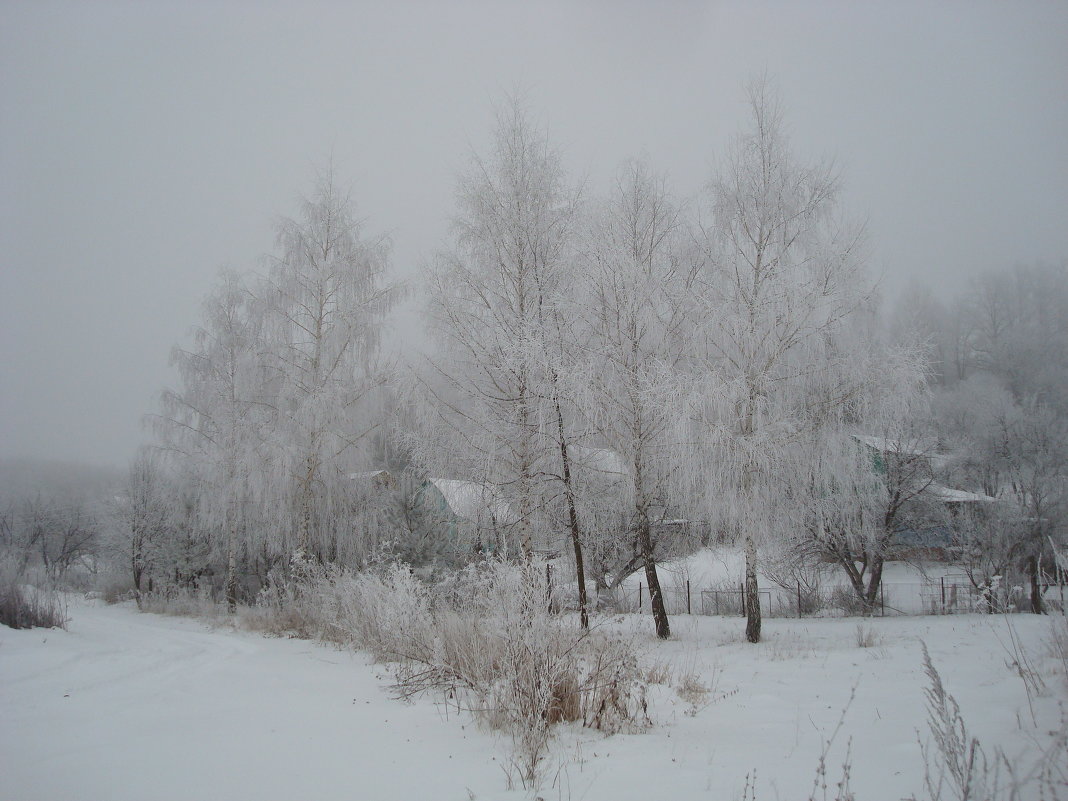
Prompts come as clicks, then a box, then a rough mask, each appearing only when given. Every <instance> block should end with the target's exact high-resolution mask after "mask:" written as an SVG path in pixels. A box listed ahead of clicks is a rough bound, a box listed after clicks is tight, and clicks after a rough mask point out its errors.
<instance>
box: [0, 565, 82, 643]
mask: <svg viewBox="0 0 1068 801" xmlns="http://www.w3.org/2000/svg"><path fill="white" fill-rule="evenodd" d="M20 562H21V560H20V559H19V558H18V557H17V556H15V555H12V554H2V553H0V624H3V625H5V626H10V627H11V628H13V629H32V628H54V627H58V628H65V627H66V622H67V615H66V611H65V609H64V607H63V603H62V600H61V599H60V597H59V594H58V593H57V592H56V591H55V590H53V589H39V588H37V587H34V586H32V585H29V584H26V583H25V582H26V575H25V571H24V570H23V569H22V565H21V564H20Z"/></svg>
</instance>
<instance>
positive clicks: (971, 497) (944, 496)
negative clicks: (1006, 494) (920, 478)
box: [927, 483, 998, 503]
mask: <svg viewBox="0 0 1068 801" xmlns="http://www.w3.org/2000/svg"><path fill="white" fill-rule="evenodd" d="M927 491H928V492H930V493H931V494H932V495H934V496H935V497H936V498H938V500H940V501H942V503H997V500H998V499H997V498H992V497H990V496H989V495H983V494H982V493H978V492H966V491H964V490H959V489H953V488H952V487H944V486H942V485H941V484H934V483H932V484H930V485H928V487H927Z"/></svg>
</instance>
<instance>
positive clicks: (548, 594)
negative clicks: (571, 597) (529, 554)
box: [545, 562, 553, 615]
mask: <svg viewBox="0 0 1068 801" xmlns="http://www.w3.org/2000/svg"><path fill="white" fill-rule="evenodd" d="M545 600H546V603H547V604H548V605H549V614H550V615H551V614H552V613H553V566H552V565H551V564H550V563H549V562H546V563H545Z"/></svg>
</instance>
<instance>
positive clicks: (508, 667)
mask: <svg viewBox="0 0 1068 801" xmlns="http://www.w3.org/2000/svg"><path fill="white" fill-rule="evenodd" d="M304 593H305V595H304V597H305V598H306V599H307V600H308V602H309V603H310V607H311V608H312V609H315V610H317V614H318V615H319V617H318V622H317V625H318V627H319V628H320V630H321V631H323V632H324V633H325V634H327V636H328V637H329V638H330V639H334V640H338V641H346V642H348V643H351V644H352V645H354V646H356V647H360V648H365V649H366V650H368V651H370V652H371V653H372V654H374V656H375V658H376V659H378V660H380V661H384V662H389V663H392V669H393V674H394V677H395V684H394V690H395V692H396V693H397V695H398V696H401V697H410V696H413V695H416V694H419V693H423V692H433V693H440V694H441V695H442V696H443V697H444V698H445V699H446V701H447V703H450V704H454V705H456V707H457V708H459V709H465V710H469V711H471V712H473V713H474V714H476V715H477V716H478V717H479V718H480V719H481V720H483V721H485V722H486V723H487V724H488V725H489V726H491V727H493V728H497V729H502V730H504V731H507V732H509V734H510V735H511V736H512V738H513V742H514V745H515V756H514V765H515V767H516V768H517V769H518V772H519V774H520V777H521V780H522V781H523V782H524V784H529V783H531V782H533V781H535V779H536V775H537V771H538V767H539V764H540V763H541V761H542V760H543V758H544V756H545V754H546V750H547V748H548V745H549V740H550V733H551V732H550V729H551V726H552V725H553V724H555V723H558V722H571V721H579V720H581V721H582V723H583V724H584V725H586V726H589V727H592V728H596V729H599V730H602V731H605V732H609V733H611V732H617V731H624V730H636V729H639V728H642V727H644V726H646V725H648V718H647V716H646V705H645V685H644V682H643V681H642V680H641V677H640V676H641V674H640V672H639V668H638V663H637V660H636V658H635V655H634V652H633V648H632V644H631V643H630V642H629V641H627V640H623V639H620V638H613V637H610V636H607V635H605V634H603V633H601V632H598V631H593V632H590V631H584V630H583V629H581V628H580V627H579V626H578V625H577V621H576V620H574V619H572V618H570V617H566V616H559V615H556V614H554V613H553V612H552V611H550V605H551V604H550V599H549V595H548V587H547V585H546V582H545V571H544V567H543V566H540V565H537V564H530V565H526V566H517V565H513V564H507V563H502V562H492V563H482V564H478V565H471V566H469V567H468V568H466V569H464V570H462V571H459V572H457V573H454V574H452V575H450V576H449V577H448V578H447V579H445V580H443V581H441V582H438V583H437V584H433V585H428V584H425V583H423V582H422V581H420V580H419V579H418V578H417V577H416V576H415V575H413V574H412V573H411V571H410V570H408V569H407V568H406V567H404V566H392V567H390V568H388V569H387V570H386V571H385V572H383V573H372V572H368V573H361V574H344V573H338V572H333V573H325V574H322V575H320V576H318V577H316V579H315V580H314V581H311V582H310V583H309V584H308V586H307V588H306V589H305V591H304Z"/></svg>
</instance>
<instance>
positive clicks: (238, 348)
mask: <svg viewBox="0 0 1068 801" xmlns="http://www.w3.org/2000/svg"><path fill="white" fill-rule="evenodd" d="M202 314H203V317H202V322H201V325H200V326H198V327H197V328H196V329H194V331H193V341H192V344H191V346H190V347H189V348H175V349H174V351H173V352H172V355H171V363H172V364H173V365H174V366H175V367H176V368H177V370H178V376H179V381H180V383H179V385H178V387H177V388H175V389H169V390H167V391H165V392H164V393H163V398H162V412H161V414H160V415H159V416H158V417H156V418H155V422H156V428H157V431H158V433H159V435H160V437H161V440H162V443H163V446H164V449H165V450H166V452H167V453H169V454H170V456H171V458H172V459H173V460H175V461H177V462H180V465H179V466H178V467H177V468H176V470H175V472H174V473H172V479H173V478H174V477H175V476H176V475H178V474H184V475H185V476H187V477H188V478H189V479H190V480H192V481H193V482H195V485H196V490H195V492H194V495H193V498H194V499H195V503H194V506H195V508H193V509H191V510H187V512H188V513H187V514H186V515H185V520H186V521H187V522H188V523H189V524H190V525H191V526H192V527H193V528H199V529H201V530H202V531H203V532H204V536H205V537H206V538H207V540H208V541H209V542H210V543H211V545H210V548H211V550H212V551H214V552H216V553H218V554H219V555H221V557H222V559H223V560H224V561H225V564H226V567H225V574H226V579H225V587H226V590H225V592H226V597H227V601H228V603H229V605H230V608H231V610H232V609H233V608H234V605H235V604H236V602H237V578H238V577H237V568H238V564H237V562H238V548H239V541H238V540H239V535H240V533H241V531H243V530H245V529H247V525H246V523H247V517H248V515H249V514H250V504H251V503H252V499H253V496H254V494H255V491H256V485H257V483H260V484H261V483H262V479H263V475H264V467H265V466H264V458H263V457H264V452H263V433H264V430H265V429H266V428H268V427H270V426H271V425H273V424H274V423H275V420H276V417H277V415H276V407H275V405H274V403H273V401H272V398H271V397H270V396H269V394H268V391H267V386H266V374H265V371H264V367H263V363H262V361H261V352H262V351H261V331H262V327H261V326H262V318H261V316H260V309H259V307H258V305H257V303H256V302H255V299H254V297H253V295H252V293H251V291H250V290H249V288H248V287H247V286H246V284H245V281H244V280H243V279H242V278H241V277H239V276H238V275H236V274H234V273H231V272H224V273H223V274H222V277H221V279H220V282H219V284H218V286H217V287H216V288H215V290H214V291H213V292H212V293H211V294H210V295H209V296H208V298H207V299H206V300H205V302H204V306H203V311H202ZM157 477H158V476H157V471H156V469H155V468H154V466H153V465H151V464H149V463H147V462H144V460H143V459H139V460H138V461H137V462H135V464H134V465H133V466H132V468H131V487H130V491H131V493H133V494H132V495H131V498H130V501H131V502H132V503H134V504H135V507H134V509H133V510H131V511H136V510H137V508H138V506H139V505H141V504H144V503H148V502H149V501H150V499H149V498H148V497H147V495H146V493H148V491H149V490H150V489H151V490H152V492H153V494H155V488H154V487H148V486H147V484H146V482H148V481H150V480H151V481H153V482H154V481H155V480H156V479H157ZM142 512H143V513H144V514H148V511H147V510H141V511H140V512H138V516H140V515H141V514H142ZM131 523H133V521H131ZM142 536H143V535H137V536H135V537H134V544H135V546H136V544H137V542H138V541H140V540H141V539H142ZM132 559H133V560H134V574H135V583H137V584H139V582H140V570H141V569H143V567H144V565H141V568H140V569H139V567H138V561H139V559H140V557H138V556H132Z"/></svg>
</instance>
